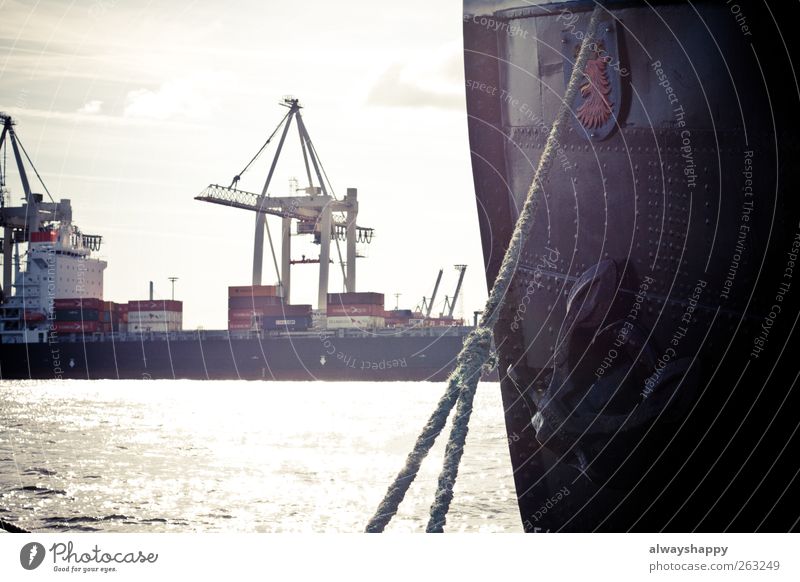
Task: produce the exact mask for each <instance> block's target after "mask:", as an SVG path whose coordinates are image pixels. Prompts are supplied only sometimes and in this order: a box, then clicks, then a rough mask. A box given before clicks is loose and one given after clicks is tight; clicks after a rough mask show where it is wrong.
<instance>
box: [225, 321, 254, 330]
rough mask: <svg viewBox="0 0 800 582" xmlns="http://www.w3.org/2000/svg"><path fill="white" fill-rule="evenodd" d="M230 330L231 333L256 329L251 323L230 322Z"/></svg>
mask: <svg viewBox="0 0 800 582" xmlns="http://www.w3.org/2000/svg"><path fill="white" fill-rule="evenodd" d="M228 329H229V330H230V331H251V330H254V329H255V324H254V323H253V322H251V321H229V322H228Z"/></svg>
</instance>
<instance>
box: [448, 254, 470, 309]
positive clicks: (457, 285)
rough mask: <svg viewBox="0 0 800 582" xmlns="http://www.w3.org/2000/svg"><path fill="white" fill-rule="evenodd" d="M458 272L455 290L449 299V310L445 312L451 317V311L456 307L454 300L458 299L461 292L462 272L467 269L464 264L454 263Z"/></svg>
mask: <svg viewBox="0 0 800 582" xmlns="http://www.w3.org/2000/svg"><path fill="white" fill-rule="evenodd" d="M456 270H457V271H459V273H458V283H457V284H456V291H455V293H453V299H452V300H451V301H450V312H449V313H448V314H447V317H448V318H451V319H452V317H453V311H455V308H456V301H458V294H459V293H460V292H461V283H463V282H464V273H465V272H466V271H467V266H466V265H456Z"/></svg>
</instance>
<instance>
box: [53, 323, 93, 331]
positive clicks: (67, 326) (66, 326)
mask: <svg viewBox="0 0 800 582" xmlns="http://www.w3.org/2000/svg"><path fill="white" fill-rule="evenodd" d="M98 326H99V323H98V322H97V321H56V322H54V323H53V331H55V332H58V333H94V332H96V331H98Z"/></svg>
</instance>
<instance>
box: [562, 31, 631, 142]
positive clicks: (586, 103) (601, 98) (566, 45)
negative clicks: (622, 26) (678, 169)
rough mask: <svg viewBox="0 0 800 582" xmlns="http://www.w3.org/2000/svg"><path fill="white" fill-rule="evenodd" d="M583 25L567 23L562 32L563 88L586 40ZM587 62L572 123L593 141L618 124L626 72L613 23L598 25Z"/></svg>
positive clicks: (603, 136) (602, 137)
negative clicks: (623, 80) (623, 79)
mask: <svg viewBox="0 0 800 582" xmlns="http://www.w3.org/2000/svg"><path fill="white" fill-rule="evenodd" d="M585 26H586V22H584V21H583V20H582V19H581V20H578V19H577V18H574V19H571V20H567V21H566V25H565V28H564V30H563V31H562V33H561V43H562V47H563V51H562V54H563V56H564V86H565V87H566V85H567V83H569V79H570V76H571V75H572V68H573V65H574V63H575V59H576V58H577V55H578V51H579V50H580V48H581V42H582V41H583V39H584V37H585ZM590 48H591V52H590V53H589V59H588V61H587V62H586V67H585V68H584V70H583V79H582V80H581V86H580V91H579V92H578V95H576V97H575V101H574V102H573V103H572V112H573V116H572V120H573V124H574V126H575V127H576V129H578V130H579V134H580V135H586V136H587V137H588V138H589V139H592V140H594V141H601V140H604V139H605V138H607V137H608V136H609V135H610V134H611V132H612V131H613V130H614V128H615V127H616V125H617V118H618V115H619V108H620V102H621V100H622V95H621V86H622V83H621V80H620V79H621V77H622V76H623V75H627V74H628V71H627V69H625V68H624V67H622V66H621V64H620V60H619V47H618V43H617V29H616V26H615V23H614V22H605V23H601V24H600V26H599V28H598V31H597V36H596V37H595V39H594V40H593V41H592V46H591V47H590Z"/></svg>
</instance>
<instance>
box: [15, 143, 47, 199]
mask: <svg viewBox="0 0 800 582" xmlns="http://www.w3.org/2000/svg"><path fill="white" fill-rule="evenodd" d="M14 139H16V140H17V144H19V149H21V150H22V153H23V154H25V159H26V160H28V163H29V164H30V165H31V168H33V173H34V174H36V177H37V178H39V183H40V184H41V185H42V188H44V191H45V192H47V197H48V198H49V199H50V202H55V200H53V196H52V195H51V194H50V190H48V189H47V186H46V185H45V183H44V180H42V177H41V176H40V175H39V170H37V169H36V166H34V165H33V161H32V160H31V157H30V156H29V155H28V152H27V151H25V146H24V145H22V141H20V139H19V136H18V135H17V134H16V132H15V133H14Z"/></svg>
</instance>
